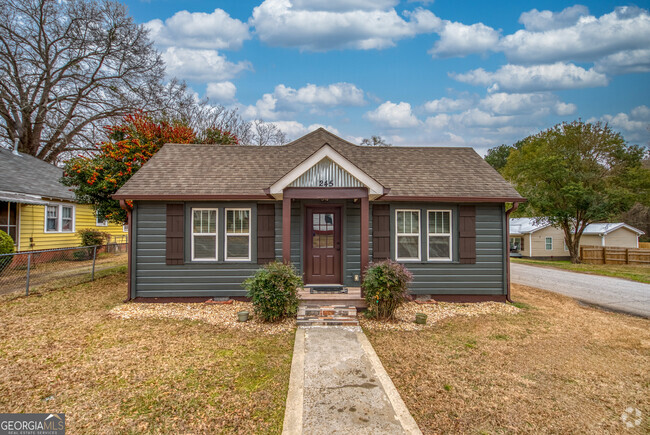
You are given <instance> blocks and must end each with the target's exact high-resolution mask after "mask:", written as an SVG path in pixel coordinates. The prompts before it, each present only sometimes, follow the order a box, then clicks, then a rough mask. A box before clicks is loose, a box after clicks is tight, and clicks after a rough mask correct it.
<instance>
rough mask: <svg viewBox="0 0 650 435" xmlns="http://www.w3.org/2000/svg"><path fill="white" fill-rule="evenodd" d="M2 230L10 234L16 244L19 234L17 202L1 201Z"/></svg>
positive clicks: (0, 217) (0, 222) (0, 226)
mask: <svg viewBox="0 0 650 435" xmlns="http://www.w3.org/2000/svg"><path fill="white" fill-rule="evenodd" d="M0 230H2V231H4V232H5V233H7V234H9V236H10V237H11V238H12V239H13V241H14V244H16V241H17V238H16V237H17V234H18V231H17V230H18V204H16V203H15V202H0Z"/></svg>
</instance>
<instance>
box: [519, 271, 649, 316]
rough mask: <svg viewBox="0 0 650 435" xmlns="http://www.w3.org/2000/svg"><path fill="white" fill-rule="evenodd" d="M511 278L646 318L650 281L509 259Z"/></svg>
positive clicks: (524, 283) (528, 284) (520, 282)
mask: <svg viewBox="0 0 650 435" xmlns="http://www.w3.org/2000/svg"><path fill="white" fill-rule="evenodd" d="M510 270H511V278H512V282H515V283H517V284H523V285H527V286H530V287H537V288H541V289H544V290H550V291H552V292H556V293H561V294H563V295H566V296H571V297H573V298H575V299H578V300H580V301H584V302H588V303H590V304H594V305H598V306H601V307H604V308H607V309H610V310H614V311H621V312H624V313H629V314H634V315H636V316H642V317H648V318H650V284H643V283H640V282H634V281H628V280H626V279H620V278H612V277H608V276H599V275H589V274H586V273H577V272H571V271H568V270H558V269H552V268H548V267H537V266H531V265H528V264H518V263H514V262H513V263H510Z"/></svg>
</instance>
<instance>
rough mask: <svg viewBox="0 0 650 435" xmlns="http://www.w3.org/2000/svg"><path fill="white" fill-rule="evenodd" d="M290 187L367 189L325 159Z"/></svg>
mask: <svg viewBox="0 0 650 435" xmlns="http://www.w3.org/2000/svg"><path fill="white" fill-rule="evenodd" d="M289 187H365V185H364V184H363V183H362V182H361V181H359V180H357V179H356V178H355V177H354V176H353V175H352V174H350V173H349V172H348V171H346V170H345V169H343V168H342V167H340V166H339V165H337V164H336V163H335V162H333V161H332V160H331V159H329V158H327V157H325V158H324V159H323V160H321V161H320V162H318V163H316V164H315V165H314V166H312V167H311V168H309V169H308V170H307V172H305V173H304V174H302V175H301V176H300V177H298V178H297V179H296V180H295V181H294V182H293V183H291V184H289Z"/></svg>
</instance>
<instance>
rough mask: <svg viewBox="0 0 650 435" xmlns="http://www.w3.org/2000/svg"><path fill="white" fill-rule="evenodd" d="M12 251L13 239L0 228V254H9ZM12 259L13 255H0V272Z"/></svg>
mask: <svg viewBox="0 0 650 435" xmlns="http://www.w3.org/2000/svg"><path fill="white" fill-rule="evenodd" d="M13 252H14V241H13V239H12V238H11V236H10V235H9V234H7V233H5V232H4V231H2V230H0V254H11V253H13ZM12 260H13V256H7V257H0V273H2V271H3V270H5V268H6V267H7V266H9V264H10V263H11V261H12Z"/></svg>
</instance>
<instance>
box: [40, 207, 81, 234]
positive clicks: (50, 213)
mask: <svg viewBox="0 0 650 435" xmlns="http://www.w3.org/2000/svg"><path fill="white" fill-rule="evenodd" d="M45 232H46V233H71V232H74V206H71V205H48V206H45Z"/></svg>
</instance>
